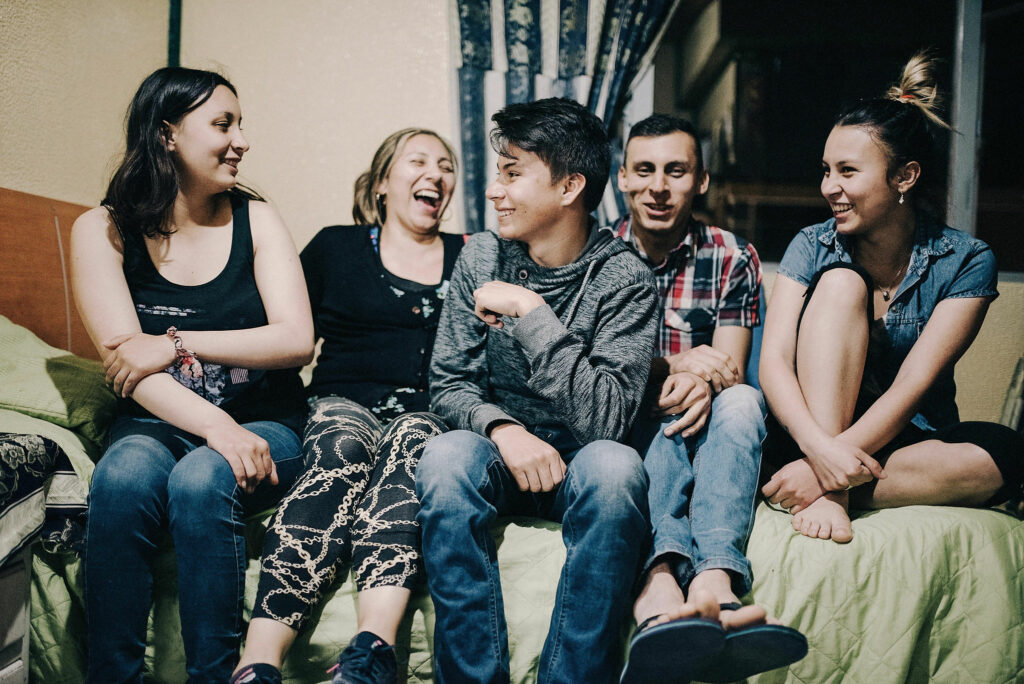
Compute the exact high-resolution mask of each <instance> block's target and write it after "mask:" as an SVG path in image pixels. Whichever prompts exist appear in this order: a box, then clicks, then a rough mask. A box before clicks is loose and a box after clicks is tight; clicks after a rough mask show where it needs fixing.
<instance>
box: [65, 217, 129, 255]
mask: <svg viewBox="0 0 1024 684" xmlns="http://www.w3.org/2000/svg"><path fill="white" fill-rule="evenodd" d="M71 245H72V249H75V248H79V249H80V248H82V247H89V248H91V249H103V248H110V249H112V250H115V251H117V252H120V251H121V249H122V246H121V237H120V235H119V234H118V232H117V226H116V225H115V224H114V218H113V216H111V215H110V211H109V210H108V209H107V208H106V207H94V208H93V209H90V210H88V211H87V212H85V213H84V214H82V215H81V216H79V217H78V218H77V219H75V222H74V224H72V226H71Z"/></svg>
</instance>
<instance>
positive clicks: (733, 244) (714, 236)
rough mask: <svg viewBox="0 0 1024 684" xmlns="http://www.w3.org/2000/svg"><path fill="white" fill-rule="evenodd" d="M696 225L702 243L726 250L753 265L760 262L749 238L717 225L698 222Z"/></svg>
mask: <svg viewBox="0 0 1024 684" xmlns="http://www.w3.org/2000/svg"><path fill="white" fill-rule="evenodd" d="M698 226H699V230H700V234H701V242H702V243H703V244H707V245H712V246H714V247H718V248H721V249H725V250H728V251H729V252H731V253H732V254H734V255H735V256H736V257H738V258H739V259H741V260H743V261H745V262H752V263H754V264H755V265H759V264H760V259H759V258H758V256H757V250H756V249H754V245H753V244H751V243H750V241H749V240H747V239H745V238H742V237H740V236H739V235H737V234H736V233H733V232H732V231H728V230H725V229H724V228H719V227H718V226H709V225H707V224H704V223H701V224H698Z"/></svg>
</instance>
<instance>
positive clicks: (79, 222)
mask: <svg viewBox="0 0 1024 684" xmlns="http://www.w3.org/2000/svg"><path fill="white" fill-rule="evenodd" d="M113 227H114V218H113V217H112V216H111V215H110V210H108V209H107V208H106V207H93V208H92V209H89V210H88V211H86V212H85V213H83V214H82V215H81V216H79V217H78V218H77V219H75V223H74V224H73V225H72V226H71V230H73V231H77V232H79V233H93V232H100V231H105V230H107V229H109V228H113Z"/></svg>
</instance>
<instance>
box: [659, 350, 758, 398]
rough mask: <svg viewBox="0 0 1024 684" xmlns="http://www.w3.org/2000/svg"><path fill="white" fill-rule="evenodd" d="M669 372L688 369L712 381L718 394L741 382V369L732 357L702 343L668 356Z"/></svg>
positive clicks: (707, 380)
mask: <svg viewBox="0 0 1024 684" xmlns="http://www.w3.org/2000/svg"><path fill="white" fill-rule="evenodd" d="M667 361H668V369H669V373H681V372H683V371H688V372H690V373H693V374H694V375H696V376H698V377H700V378H702V379H704V380H705V381H706V382H708V383H710V384H711V386H712V388H714V390H715V394H718V393H719V392H721V391H722V390H724V389H728V388H730V387H732V386H733V385H736V384H738V383H739V382H740V379H741V375H740V369H739V367H737V365H736V362H735V361H733V359H732V357H731V356H729V355H728V354H726V353H725V352H723V351H719V350H718V349H715V348H714V347H711V346H708V345H706V344H702V345H700V346H698V347H694V348H693V349H687V350H686V351H684V352H680V353H678V354H673V355H672V356H669V357H667Z"/></svg>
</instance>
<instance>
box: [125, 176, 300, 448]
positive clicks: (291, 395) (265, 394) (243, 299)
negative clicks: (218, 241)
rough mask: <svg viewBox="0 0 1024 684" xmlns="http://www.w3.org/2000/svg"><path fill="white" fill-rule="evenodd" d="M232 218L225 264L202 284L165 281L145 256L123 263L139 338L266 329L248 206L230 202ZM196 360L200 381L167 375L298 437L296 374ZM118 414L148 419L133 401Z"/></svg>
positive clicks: (178, 372)
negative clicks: (182, 332) (170, 331)
mask: <svg viewBox="0 0 1024 684" xmlns="http://www.w3.org/2000/svg"><path fill="white" fill-rule="evenodd" d="M231 213H232V229H231V230H232V233H231V252H230V254H229V256H228V262H227V265H226V266H225V267H224V270H222V271H221V272H220V273H219V274H217V275H216V276H215V277H214V278H213V279H212V280H210V281H208V282H206V283H203V284H202V285H178V284H175V283H172V282H170V281H169V280H167V279H166V278H164V277H163V276H162V275H160V273H159V272H158V271H157V270H156V267H155V266H154V265H153V262H152V260H151V259H150V258H149V256H148V254H146V253H145V252H144V251H143V253H142V254H137V255H132V256H133V257H134V258H132V259H129V258H127V257H128V255H126V259H125V262H126V263H128V262H129V261H131V263H132V264H133V267H132V268H130V269H128V268H126V269H125V279H126V280H127V282H128V289H129V290H130V291H131V295H132V302H133V303H134V304H135V313H136V314H137V315H138V317H139V324H140V325H141V326H142V331H143V332H144V333H147V334H150V335H163V334H165V333H166V332H167V329H168V328H169V327H171V326H172V325H173V326H175V327H176V328H178V329H179V330H242V329H245V328H256V327H259V326H262V325H266V324H267V314H266V311H265V310H264V309H263V300H262V299H261V298H260V293H259V290H257V288H256V277H255V274H254V271H253V244H252V231H251V230H250V227H249V200H248V199H246V198H244V197H235V196H232V197H231ZM137 248H139V249H142V250H145V245H144V244H141V243H140V244H138V247H137ZM199 360H200V361H201V362H202V366H203V372H202V375H201V376H199V377H192V376H191V375H189V374H187V373H186V372H184V371H183V370H182V368H181V367H180V366H179V365H178V364H174V365H172V366H169V367H168V368H167V369H166V370H165V372H167V373H170V374H171V375H172V376H174V379H175V380H177V381H178V382H179V383H181V384H182V385H184V386H185V387H188V388H189V389H191V390H192V391H193V392H195V393H196V394H198V395H199V396H201V397H203V398H204V399H206V400H207V401H209V402H210V403H212V404H214V405H216V406H219V407H220V408H222V409H224V410H225V411H226V412H227V413H228V414H229V415H230V416H231V417H232V418H234V419H235V420H236V421H237V422H239V423H245V422H251V421H256V420H272V421H276V422H279V423H284V424H285V425H287V426H288V427H290V428H292V429H293V430H295V431H296V432H298V433H300V434H301V431H302V423H303V421H304V420H305V414H306V404H305V401H304V399H303V388H302V381H301V380H300V379H299V374H298V369H297V368H289V369H284V370H271V371H268V370H260V369H253V368H231V367H228V366H222V365H220V364H216V363H212V362H209V361H203V359H202V358H200V359H199ZM119 409H120V411H121V412H122V413H127V414H130V415H139V416H150V415H151V414H150V413H149V412H148V411H146V410H145V409H144V408H142V407H141V406H139V405H138V404H137V403H136V402H135V401H133V400H131V399H127V400H124V399H123V400H121V402H120V405H119Z"/></svg>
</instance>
